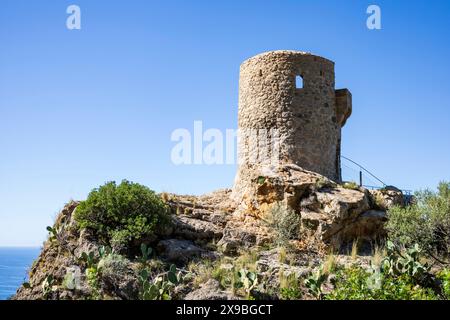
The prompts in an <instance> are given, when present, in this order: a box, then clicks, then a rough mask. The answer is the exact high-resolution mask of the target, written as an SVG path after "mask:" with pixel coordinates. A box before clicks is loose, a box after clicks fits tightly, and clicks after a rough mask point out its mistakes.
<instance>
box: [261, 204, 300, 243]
mask: <svg viewBox="0 0 450 320" xmlns="http://www.w3.org/2000/svg"><path fill="white" fill-rule="evenodd" d="M267 223H268V226H269V227H270V228H271V229H272V230H273V231H274V235H275V242H276V243H277V244H278V245H280V246H285V245H287V243H288V242H289V240H293V239H298V238H299V237H300V228H301V217H300V215H299V214H298V213H296V212H295V211H294V210H292V209H289V208H286V207H285V206H284V205H283V204H275V205H274V206H273V207H272V209H271V211H270V216H269V217H268V221H267Z"/></svg>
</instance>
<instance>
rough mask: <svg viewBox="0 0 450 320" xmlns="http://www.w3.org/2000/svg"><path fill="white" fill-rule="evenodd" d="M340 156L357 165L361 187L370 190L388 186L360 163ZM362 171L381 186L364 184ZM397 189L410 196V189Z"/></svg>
mask: <svg viewBox="0 0 450 320" xmlns="http://www.w3.org/2000/svg"><path fill="white" fill-rule="evenodd" d="M341 158H342V159H344V160H347V161H349V162H351V163H353V164H354V165H356V166H357V167H358V169H359V185H360V186H361V187H364V188H367V189H371V190H379V189H383V188H386V187H387V186H388V184H387V183H385V182H384V181H383V180H381V179H380V178H378V177H377V176H376V175H374V174H373V173H372V172H370V171H369V170H367V169H366V168H364V167H363V166H362V165H360V164H359V163H357V162H356V161H354V160H352V159H350V158H347V157H344V156H341ZM363 172H365V173H366V174H367V175H369V176H371V177H372V178H374V179H375V180H376V181H378V182H380V183H381V186H373V185H365V184H364V183H363ZM399 190H401V191H402V193H403V194H404V195H405V196H411V195H412V190H404V189H399Z"/></svg>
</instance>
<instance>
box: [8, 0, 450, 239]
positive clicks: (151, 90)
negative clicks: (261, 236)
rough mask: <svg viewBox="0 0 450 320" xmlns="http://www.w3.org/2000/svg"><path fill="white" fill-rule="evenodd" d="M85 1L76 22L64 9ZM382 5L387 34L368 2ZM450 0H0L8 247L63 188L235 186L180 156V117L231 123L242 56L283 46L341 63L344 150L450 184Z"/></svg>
mask: <svg viewBox="0 0 450 320" xmlns="http://www.w3.org/2000/svg"><path fill="white" fill-rule="evenodd" d="M71 4H76V5H78V6H80V8H81V11H82V29H81V30H72V31H70V30H68V29H67V28H66V26H65V22H66V18H67V16H68V15H67V14H66V8H67V7H68V6H69V5H71ZM370 4H377V5H379V6H380V8H381V10H382V30H368V29H367V28H366V19H367V14H366V9H367V7H368V6H369V5H370ZM448 39H450V2H448V1H413V2H409V1H400V0H398V1H378V0H376V1H363V0H361V1H356V0H353V1H345V2H343V1H337V0H336V1H313V0H310V1H300V0H297V1H289V0H285V1H275V0H273V1H255V0H247V1H181V0H180V1H143V0H142V1H138V0H128V1H100V0H96V1H85V0H83V1H82V0H72V1H64V0H58V1H44V0H36V1H24V0H2V2H1V5H0V41H1V50H0V150H1V153H0V246H30V245H32V246H34V245H40V244H41V243H42V241H43V240H44V239H45V236H46V231H45V227H46V226H47V225H50V224H52V221H53V219H54V217H55V215H56V213H57V212H58V211H59V209H61V208H62V207H63V205H64V203H66V202H67V201H68V200H69V199H71V198H73V199H83V198H85V197H86V195H87V194H88V192H89V191H90V190H91V189H92V188H94V187H96V186H98V185H100V184H102V183H104V182H105V181H110V180H117V181H120V180H121V179H123V178H126V179H129V180H132V181H135V182H139V183H142V184H145V185H147V186H149V187H151V188H152V189H154V190H156V191H169V192H177V193H193V194H200V193H204V192H208V191H211V190H214V189H217V188H223V187H228V186H231V184H232V182H233V179H234V173H235V170H236V167H235V166H234V165H223V166H206V165H197V166H175V165H173V164H172V162H171V159H170V152H171V149H172V147H173V146H174V142H172V141H171V140H170V135H171V133H172V131H173V130H175V129H177V128H187V129H189V130H192V128H193V123H194V121H195V120H201V121H203V125H204V127H205V128H218V129H221V130H225V129H227V128H236V125H237V100H238V78H239V65H240V63H241V62H242V61H243V60H245V59H247V58H249V57H251V56H253V55H255V54H258V53H261V52H264V51H269V50H276V49H292V50H303V51H310V52H313V53H315V54H317V55H321V56H324V57H327V58H329V59H331V60H333V61H335V62H336V87H337V88H349V89H350V90H351V92H352V94H353V110H354V111H353V115H352V117H351V118H350V119H349V121H348V122H347V125H346V127H345V128H344V129H343V145H342V149H343V154H344V155H346V156H348V157H351V158H352V159H354V160H356V161H358V162H360V163H362V164H364V165H365V166H366V167H368V168H370V169H371V170H372V171H373V172H374V173H376V174H377V175H378V176H380V177H381V178H383V179H384V180H385V181H386V182H387V183H389V184H394V185H397V186H399V187H401V188H407V189H421V188H427V187H429V188H434V187H435V186H436V185H437V183H438V182H439V181H440V180H445V179H447V180H450V170H449V169H448V165H449V163H450V148H449V144H450V143H449V141H450V126H449V124H450V123H449V122H450V92H449V87H450V80H449V71H450V62H449V58H448V57H450V45H449V40H448Z"/></svg>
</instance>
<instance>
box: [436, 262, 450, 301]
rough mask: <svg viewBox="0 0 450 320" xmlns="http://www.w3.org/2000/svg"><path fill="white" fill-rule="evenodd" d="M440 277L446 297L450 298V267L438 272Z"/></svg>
mask: <svg viewBox="0 0 450 320" xmlns="http://www.w3.org/2000/svg"><path fill="white" fill-rule="evenodd" d="M438 279H439V280H440V281H441V283H442V292H443V294H444V295H445V297H446V299H448V300H450V269H444V270H441V271H440V272H439V273H438Z"/></svg>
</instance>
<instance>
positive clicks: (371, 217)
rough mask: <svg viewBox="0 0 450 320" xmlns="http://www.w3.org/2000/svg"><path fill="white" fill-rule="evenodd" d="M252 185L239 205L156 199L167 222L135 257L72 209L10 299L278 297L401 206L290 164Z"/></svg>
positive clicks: (374, 233) (215, 199) (387, 195)
mask: <svg viewBox="0 0 450 320" xmlns="http://www.w3.org/2000/svg"><path fill="white" fill-rule="evenodd" d="M252 179H253V184H252V186H253V187H252V189H251V190H248V192H247V193H246V194H244V195H242V201H241V202H240V203H236V202H234V201H233V200H231V197H230V194H231V191H230V190H220V191H217V192H214V193H211V194H208V195H204V196H180V195H174V194H161V195H160V196H161V198H162V199H163V200H164V201H165V203H166V204H167V205H168V206H169V207H170V208H171V212H172V213H171V216H170V217H171V223H170V224H169V226H168V227H167V228H165V229H164V231H163V232H160V233H159V234H158V237H157V238H156V239H152V241H150V242H148V243H146V244H145V245H144V246H142V248H141V249H142V250H141V251H139V250H138V251H136V250H135V249H133V250H132V249H130V250H127V248H125V250H122V251H114V250H111V249H110V248H105V246H103V245H101V243H100V241H99V239H97V238H96V236H95V235H94V234H93V233H92V232H91V231H90V230H89V229H87V228H86V229H81V230H80V228H79V227H78V226H77V221H76V220H75V219H74V212H75V211H76V210H77V206H78V205H79V203H78V202H76V201H72V202H70V203H68V204H67V205H66V206H65V207H64V209H63V210H62V211H61V212H60V213H59V215H58V217H57V219H56V221H55V225H54V226H53V228H51V229H49V230H50V236H49V239H48V240H47V241H46V242H45V243H44V246H43V248H42V252H41V254H40V255H39V257H38V259H37V260H36V261H35V262H34V264H33V266H32V267H31V270H30V272H29V282H28V283H25V284H24V285H23V286H22V287H21V288H19V289H18V291H17V294H16V295H15V296H14V298H13V299H147V298H148V299H153V298H155V299H157V298H170V299H240V298H246V297H249V295H250V293H251V295H252V296H253V297H257V296H260V297H265V298H273V299H277V298H280V292H279V290H278V289H277V288H279V287H280V282H282V281H283V279H286V278H289V277H292V276H293V277H302V276H305V275H308V274H310V273H311V272H312V271H313V270H314V269H315V268H316V267H317V266H318V265H319V264H320V263H321V261H322V260H323V258H324V256H325V254H326V253H327V252H331V251H332V252H335V253H338V254H343V256H342V257H344V258H343V259H344V260H345V254H346V253H347V254H348V253H349V250H351V247H352V245H353V244H354V243H355V241H357V242H358V244H359V245H360V248H361V250H371V249H373V247H374V245H375V244H376V243H377V242H378V241H382V239H383V237H384V230H383V224H384V222H385V221H386V209H387V208H389V207H390V206H392V205H393V204H401V203H402V201H403V196H402V194H401V192H399V191H397V190H395V189H389V190H381V191H369V190H366V189H363V188H358V187H357V186H355V185H352V184H347V185H338V184H336V183H334V182H332V181H330V180H328V179H327V178H325V177H323V176H321V175H319V174H316V173H313V172H309V171H305V170H303V169H302V168H300V167H298V166H295V165H284V166H281V167H280V168H279V169H277V171H275V172H268V173H267V172H266V173H265V174H260V175H255V176H254V177H252ZM149 248H152V249H153V250H151V249H149ZM233 270H235V271H236V272H231V271H233ZM242 270H247V271H248V273H247V271H242ZM230 272H231V273H230ZM229 274H233V276H231V282H232V283H228V282H227V279H230V277H228V278H227V275H229ZM236 279H237V280H236ZM242 279H243V280H242ZM252 279H257V280H252ZM241 280H242V281H241ZM239 281H240V282H239ZM237 282H239V283H240V285H239V286H238V285H236V283H237ZM152 290H153V291H152ZM155 290H156V291H155Z"/></svg>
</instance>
